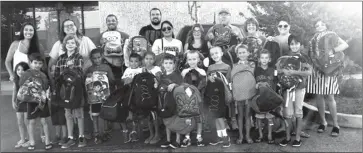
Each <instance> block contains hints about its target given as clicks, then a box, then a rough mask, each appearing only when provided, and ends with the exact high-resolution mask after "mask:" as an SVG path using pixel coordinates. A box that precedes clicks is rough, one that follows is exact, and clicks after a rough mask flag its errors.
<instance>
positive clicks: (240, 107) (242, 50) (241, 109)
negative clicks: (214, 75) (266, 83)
mask: <svg viewBox="0 0 363 153" xmlns="http://www.w3.org/2000/svg"><path fill="white" fill-rule="evenodd" d="M247 49H248V47H247V46H246V45H239V46H237V47H236V54H237V56H238V58H239V61H238V63H237V64H234V66H233V69H232V72H231V74H232V75H233V74H234V73H236V72H235V71H237V69H236V68H237V66H238V67H243V69H245V70H248V71H251V73H253V72H254V67H255V63H254V62H250V61H248V60H247V59H248V57H249V56H250V54H251V53H250V52H248V50H247ZM234 83H236V82H234ZM246 88H247V86H246ZM251 88H255V86H253V87H252V86H251ZM246 90H247V89H246ZM241 94H245V95H244V97H252V96H253V95H248V94H250V93H241ZM236 103H237V111H238V130H239V138H238V140H237V143H238V144H242V141H243V132H242V131H243V117H244V119H245V121H246V124H245V130H246V140H247V143H253V141H252V139H251V137H250V127H251V126H250V124H251V119H250V117H251V115H250V109H249V104H248V103H249V100H243V101H236Z"/></svg>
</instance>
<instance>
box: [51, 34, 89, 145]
mask: <svg viewBox="0 0 363 153" xmlns="http://www.w3.org/2000/svg"><path fill="white" fill-rule="evenodd" d="M78 49H79V43H78V41H77V40H76V38H75V37H74V36H71V35H69V36H66V37H65V38H64V40H63V50H65V51H66V52H65V53H64V54H62V55H61V56H60V57H59V58H58V60H57V63H56V66H55V71H54V76H60V75H61V74H62V73H63V71H64V70H65V69H66V68H72V69H79V70H80V71H82V67H83V65H84V62H83V58H82V56H81V55H80V54H79V53H78ZM83 105H84V101H83V102H82V107H80V108H76V109H68V108H65V118H66V124H67V131H68V138H67V141H66V143H64V144H63V145H62V148H69V147H71V146H73V145H75V144H76V142H75V138H74V137H73V126H74V122H73V119H76V120H77V123H78V131H79V142H78V147H85V146H86V139H85V138H84V114H83Z"/></svg>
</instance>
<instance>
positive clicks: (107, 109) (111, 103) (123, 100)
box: [100, 86, 131, 122]
mask: <svg viewBox="0 0 363 153" xmlns="http://www.w3.org/2000/svg"><path fill="white" fill-rule="evenodd" d="M127 87H128V86H123V87H122V88H118V89H116V90H115V91H114V92H112V93H111V95H110V96H109V97H108V98H107V99H106V101H105V102H104V103H103V104H102V105H101V111H100V117H101V118H102V119H104V120H107V121H111V122H124V121H126V118H127V117H128V114H129V111H128V106H127V104H128V101H129V100H130V97H131V96H130V93H129V91H130V90H129V88H127Z"/></svg>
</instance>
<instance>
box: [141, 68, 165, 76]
mask: <svg viewBox="0 0 363 153" xmlns="http://www.w3.org/2000/svg"><path fill="white" fill-rule="evenodd" d="M145 69H146V68H145ZM146 70H147V71H148V72H150V73H151V74H153V75H155V76H159V75H161V73H162V72H161V68H160V67H159V66H154V67H153V68H152V69H151V70H148V69H146Z"/></svg>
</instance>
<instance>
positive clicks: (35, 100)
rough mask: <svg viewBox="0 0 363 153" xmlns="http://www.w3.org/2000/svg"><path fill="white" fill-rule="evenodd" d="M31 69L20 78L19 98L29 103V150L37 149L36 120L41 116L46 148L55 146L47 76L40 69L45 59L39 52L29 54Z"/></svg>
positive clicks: (22, 101)
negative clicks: (48, 99) (51, 136)
mask: <svg viewBox="0 0 363 153" xmlns="http://www.w3.org/2000/svg"><path fill="white" fill-rule="evenodd" d="M29 61H30V69H29V70H27V71H26V72H24V73H23V74H22V76H21V77H20V80H19V87H20V88H19V91H18V94H17V98H18V100H19V101H20V102H21V103H27V118H28V120H29V129H28V133H29V146H28V150H34V149H35V139H34V132H35V120H36V119H37V118H40V122H41V124H42V130H44V135H45V149H46V150H49V149H51V148H53V146H52V144H51V142H50V140H49V137H50V136H49V129H48V123H47V121H46V118H47V117H49V116H50V113H49V107H48V104H47V96H46V90H47V89H48V88H49V84H48V78H47V76H46V75H45V74H44V73H43V72H42V71H40V69H41V68H42V66H43V62H44V59H43V57H42V55H40V54H39V53H32V54H30V56H29Z"/></svg>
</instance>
